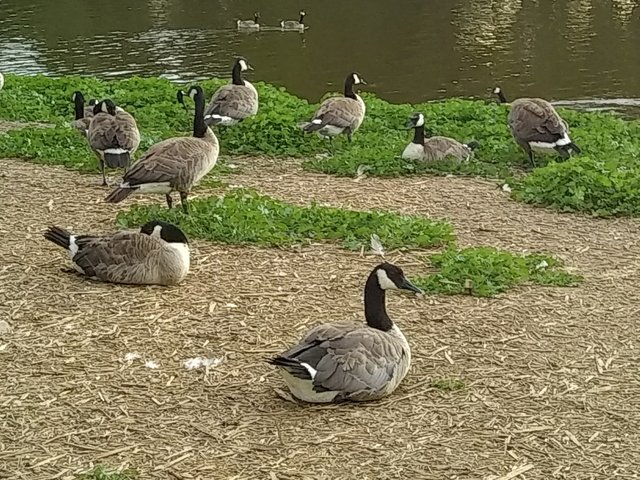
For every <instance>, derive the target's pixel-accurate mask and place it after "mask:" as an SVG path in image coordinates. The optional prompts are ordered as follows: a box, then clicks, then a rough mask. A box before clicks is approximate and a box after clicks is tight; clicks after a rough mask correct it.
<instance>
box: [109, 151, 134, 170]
mask: <svg viewBox="0 0 640 480" xmlns="http://www.w3.org/2000/svg"><path fill="white" fill-rule="evenodd" d="M130 161H131V154H130V153H129V151H128V150H125V149H124V148H109V149H107V150H105V151H104V163H105V165H106V166H107V167H109V168H127V167H128V166H129V162H130Z"/></svg>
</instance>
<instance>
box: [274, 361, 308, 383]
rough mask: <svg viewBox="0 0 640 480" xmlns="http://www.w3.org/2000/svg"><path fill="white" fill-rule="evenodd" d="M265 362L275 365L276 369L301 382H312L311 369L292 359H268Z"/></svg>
mask: <svg viewBox="0 0 640 480" xmlns="http://www.w3.org/2000/svg"><path fill="white" fill-rule="evenodd" d="M267 362H268V363H270V364H271V365H275V366H276V367H279V368H282V369H283V370H286V371H287V372H288V373H289V374H291V375H293V376H294V377H296V378H300V379H303V380H313V376H312V369H311V367H309V366H307V365H305V364H303V363H301V362H299V361H297V360H294V359H292V358H287V357H283V356H278V357H274V358H270V359H268V360H267Z"/></svg>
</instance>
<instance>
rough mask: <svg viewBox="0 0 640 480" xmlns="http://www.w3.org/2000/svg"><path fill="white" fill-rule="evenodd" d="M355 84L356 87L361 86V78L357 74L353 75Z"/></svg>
mask: <svg viewBox="0 0 640 480" xmlns="http://www.w3.org/2000/svg"><path fill="white" fill-rule="evenodd" d="M353 83H354V84H355V85H359V84H360V77H359V76H358V75H356V74H355V73H354V74H353Z"/></svg>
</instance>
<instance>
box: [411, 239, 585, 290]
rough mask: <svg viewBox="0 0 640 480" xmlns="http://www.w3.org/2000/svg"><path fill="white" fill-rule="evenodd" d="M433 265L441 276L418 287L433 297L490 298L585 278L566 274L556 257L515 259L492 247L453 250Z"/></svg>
mask: <svg viewBox="0 0 640 480" xmlns="http://www.w3.org/2000/svg"><path fill="white" fill-rule="evenodd" d="M429 261H430V263H431V264H432V265H433V266H434V267H435V268H436V269H437V270H438V271H437V273H434V274H432V275H429V276H427V277H423V278H418V279H417V280H416V285H418V286H419V287H420V288H422V289H423V290H424V291H426V292H430V293H442V294H448V295H452V294H463V293H470V294H472V295H476V296H479V297H490V296H493V295H496V294H498V293H502V292H505V291H506V290H508V289H510V288H513V287H514V286H516V285H519V284H522V283H527V282H530V283H535V284H538V285H547V286H562V287H564V286H573V285H576V284H577V283H578V282H580V281H581V277H579V276H577V275H572V274H570V273H568V272H566V271H564V270H562V269H561V268H560V267H561V264H560V262H559V261H558V260H556V259H554V258H552V257H548V256H546V255H537V254H535V255H534V254H532V255H515V254H513V253H509V252H503V251H500V250H497V249H495V248H492V247H473V248H465V249H462V250H459V249H456V248H449V249H448V250H446V251H444V252H442V253H438V254H435V255H432V256H431V257H429ZM469 282H471V283H469ZM467 287H468V288H467Z"/></svg>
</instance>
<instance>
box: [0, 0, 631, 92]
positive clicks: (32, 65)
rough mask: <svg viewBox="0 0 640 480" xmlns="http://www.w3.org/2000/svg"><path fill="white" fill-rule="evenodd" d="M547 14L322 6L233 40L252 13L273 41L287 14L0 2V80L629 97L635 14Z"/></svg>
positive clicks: (140, 4)
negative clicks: (237, 61) (231, 77)
mask: <svg viewBox="0 0 640 480" xmlns="http://www.w3.org/2000/svg"><path fill="white" fill-rule="evenodd" d="M550 3H551V2H547V1H545V2H542V1H524V0H450V1H448V2H442V1H436V0H432V1H424V0H398V1H397V2H388V1H385V0H351V1H350V2H343V1H342V0H325V1H324V2H322V4H318V5H309V6H308V7H307V8H306V11H307V14H308V15H307V23H308V24H309V26H310V28H309V30H308V31H307V32H306V33H305V34H304V35H300V34H298V33H283V32H280V31H279V29H277V28H272V29H271V30H270V29H269V28H265V29H264V30H263V31H261V32H257V33H253V34H247V33H239V32H237V31H236V29H235V20H236V19H237V18H248V17H250V16H251V14H252V13H253V11H255V10H256V9H257V10H259V11H260V12H261V13H262V19H261V23H262V24H263V25H265V26H266V27H269V26H272V27H275V26H276V25H277V24H278V22H279V20H280V19H283V18H293V17H295V16H296V14H297V12H298V11H299V8H300V4H299V0H282V1H281V2H277V3H274V2H269V1H267V0H251V1H249V0H233V1H231V0H216V1H211V2H202V1H199V0H147V1H141V0H103V1H101V2H87V1H85V0H57V1H56V2H51V1H50V0H2V9H3V16H2V17H0V70H3V71H9V72H19V73H39V72H43V73H48V74H53V75H61V74H71V73H75V74H84V75H98V76H104V77H120V76H127V75H131V74H141V75H152V76H165V77H168V78H171V79H174V80H183V81H191V80H194V79H200V78H208V77H211V76H214V75H215V76H225V77H226V76H228V71H229V65H230V63H231V58H232V57H233V56H234V55H237V54H242V55H244V56H246V57H248V58H249V59H250V61H251V63H252V64H253V65H254V66H255V67H256V72H255V73H254V75H253V77H254V79H255V80H258V79H261V80H265V81H268V82H271V83H275V84H279V85H285V86H287V88H289V89H290V90H291V91H292V92H293V93H295V94H297V95H301V96H304V97H307V98H309V99H311V100H314V101H315V100H317V99H318V98H319V97H320V96H321V95H322V94H323V93H324V92H325V91H326V90H327V89H328V88H335V89H337V88H339V86H340V84H341V82H342V79H343V78H344V76H345V74H346V73H347V72H349V71H353V70H358V71H360V72H361V73H362V74H363V75H364V76H365V78H368V79H370V80H371V81H372V86H371V89H372V90H373V91H375V92H376V93H378V94H379V95H381V96H383V97H385V98H388V99H390V100H392V101H396V102H398V101H412V102H413V101H424V100H427V99H432V98H438V97H445V96H451V95H464V96H483V97H486V96H487V95H488V93H487V92H488V89H489V88H490V87H492V86H493V85H494V84H496V83H500V84H502V85H503V87H504V88H505V90H506V91H508V92H509V94H510V96H517V95H537V96H543V97H548V98H551V99H561V98H564V99H567V98H569V99H571V98H573V99H576V98H578V99H580V98H589V97H596V98H605V97H612V98H635V97H637V96H638V95H639V93H638V92H640V48H638V45H640V9H637V8H636V6H637V4H638V2H637V0H554V2H553V3H552V8H550ZM56 18H64V19H65V21H63V22H61V21H54V20H53V19H56Z"/></svg>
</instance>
